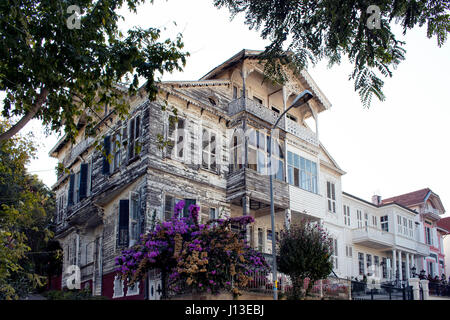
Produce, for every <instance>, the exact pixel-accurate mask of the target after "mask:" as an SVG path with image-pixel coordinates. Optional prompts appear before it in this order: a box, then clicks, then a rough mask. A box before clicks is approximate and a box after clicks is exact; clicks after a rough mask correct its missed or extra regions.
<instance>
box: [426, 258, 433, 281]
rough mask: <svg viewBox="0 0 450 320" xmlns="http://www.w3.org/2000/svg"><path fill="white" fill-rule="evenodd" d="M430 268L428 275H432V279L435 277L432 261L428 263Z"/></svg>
mask: <svg viewBox="0 0 450 320" xmlns="http://www.w3.org/2000/svg"><path fill="white" fill-rule="evenodd" d="M427 266H428V274H429V275H431V276H432V277H434V264H433V262H432V261H428V263H427Z"/></svg>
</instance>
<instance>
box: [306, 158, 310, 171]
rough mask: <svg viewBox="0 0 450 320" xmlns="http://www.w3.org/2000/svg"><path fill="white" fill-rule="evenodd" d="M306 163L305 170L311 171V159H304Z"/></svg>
mask: <svg viewBox="0 0 450 320" xmlns="http://www.w3.org/2000/svg"><path fill="white" fill-rule="evenodd" d="M305 163H306V172H311V161H309V160H305Z"/></svg>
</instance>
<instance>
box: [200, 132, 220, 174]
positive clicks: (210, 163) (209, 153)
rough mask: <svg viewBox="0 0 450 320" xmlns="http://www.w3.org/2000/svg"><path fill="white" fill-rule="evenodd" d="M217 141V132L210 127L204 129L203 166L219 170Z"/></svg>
mask: <svg viewBox="0 0 450 320" xmlns="http://www.w3.org/2000/svg"><path fill="white" fill-rule="evenodd" d="M216 159H217V141H216V134H215V133H214V132H212V131H211V130H208V129H203V130H202V168H203V169H207V170H211V171H216V170H217V160H216Z"/></svg>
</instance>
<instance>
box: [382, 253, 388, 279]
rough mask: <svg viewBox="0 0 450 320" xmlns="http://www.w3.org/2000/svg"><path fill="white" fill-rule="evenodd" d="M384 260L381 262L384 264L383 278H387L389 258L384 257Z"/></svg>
mask: <svg viewBox="0 0 450 320" xmlns="http://www.w3.org/2000/svg"><path fill="white" fill-rule="evenodd" d="M382 261H383V262H382V263H381V264H382V267H383V268H382V269H383V278H385V279H386V278H387V259H386V258H383V259H382Z"/></svg>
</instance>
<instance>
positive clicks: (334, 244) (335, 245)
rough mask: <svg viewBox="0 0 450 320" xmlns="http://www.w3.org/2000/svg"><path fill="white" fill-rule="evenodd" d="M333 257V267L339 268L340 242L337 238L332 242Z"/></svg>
mask: <svg viewBox="0 0 450 320" xmlns="http://www.w3.org/2000/svg"><path fill="white" fill-rule="evenodd" d="M331 253H332V254H331V259H332V262H333V268H334V269H338V267H339V265H338V242H337V239H334V240H333V242H332V251H331Z"/></svg>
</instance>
